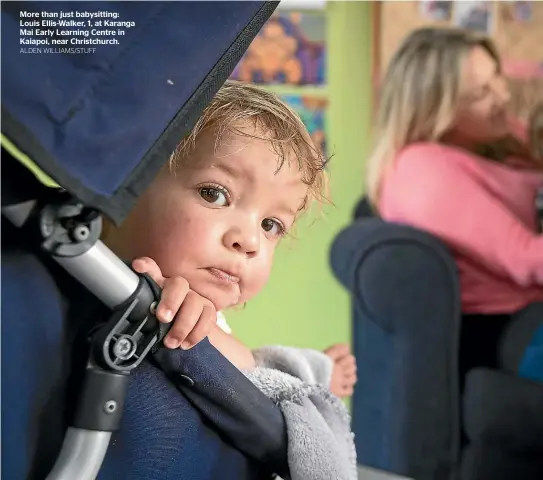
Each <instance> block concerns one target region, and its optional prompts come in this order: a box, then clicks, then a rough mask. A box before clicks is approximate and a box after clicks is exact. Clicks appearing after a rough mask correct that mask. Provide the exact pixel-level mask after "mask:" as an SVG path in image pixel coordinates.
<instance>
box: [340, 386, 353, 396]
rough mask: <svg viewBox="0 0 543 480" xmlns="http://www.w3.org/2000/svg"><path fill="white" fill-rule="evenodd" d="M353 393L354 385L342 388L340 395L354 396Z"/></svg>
mask: <svg viewBox="0 0 543 480" xmlns="http://www.w3.org/2000/svg"><path fill="white" fill-rule="evenodd" d="M353 393H354V388H353V387H344V388H342V389H341V395H340V397H352V395H353Z"/></svg>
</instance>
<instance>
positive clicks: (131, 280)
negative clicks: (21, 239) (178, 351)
mask: <svg viewBox="0 0 543 480" xmlns="http://www.w3.org/2000/svg"><path fill="white" fill-rule="evenodd" d="M2 214H3V215H4V216H5V217H6V218H7V219H8V220H10V221H11V223H13V224H14V225H15V226H16V227H19V228H24V229H25V230H26V229H31V231H33V233H34V234H35V232H36V230H37V231H39V237H40V240H41V241H40V243H41V247H42V250H44V251H46V252H47V253H49V254H50V256H51V258H53V259H54V260H55V261H56V262H57V263H58V264H59V265H60V266H62V267H63V268H64V269H65V270H66V271H67V272H68V273H70V274H71V275H72V276H73V277H74V278H75V279H76V280H78V281H79V282H80V283H81V284H83V285H84V286H85V287H86V288H87V289H88V290H89V291H91V292H92V293H93V294H94V295H95V296H96V297H97V298H98V299H100V300H101V301H102V302H103V303H104V304H105V305H106V306H108V307H110V308H111V309H113V315H112V316H111V318H110V320H109V321H108V322H107V323H105V324H102V325H100V326H99V327H98V328H97V329H96V330H95V331H94V332H93V333H92V335H91V338H90V341H91V348H90V355H89V359H88V363H87V367H86V371H85V378H84V381H83V386H82V392H81V394H80V400H79V405H78V408H77V411H76V415H75V418H74V419H73V422H72V426H70V427H69V428H68V430H67V433H66V435H65V438H64V442H63V446H62V450H61V452H60V455H59V456H58V458H57V461H56V463H55V465H54V467H53V469H52V471H51V473H50V474H49V475H48V477H47V479H48V480H72V479H74V478H78V479H80V480H91V479H94V478H96V476H97V475H98V472H99V470H100V467H101V465H102V462H103V460H104V457H105V455H106V452H107V449H108V445H109V441H110V439H111V435H112V433H113V432H114V431H116V430H117V429H118V428H119V425H120V420H121V417H122V413H123V405H124V398H125V395H126V391H127V387H128V379H129V375H130V373H131V371H132V370H133V369H134V368H136V367H137V366H138V365H139V364H140V363H141V362H142V361H143V359H144V358H145V357H146V355H147V354H148V353H149V352H151V351H155V350H156V349H157V348H158V344H159V342H160V341H161V340H162V339H163V338H164V336H165V335H166V333H167V332H168V330H169V327H170V326H169V325H165V324H160V323H159V322H158V321H157V319H156V317H155V316H154V311H155V307H156V304H157V303H158V300H159V299H160V289H159V287H158V286H157V285H156V284H155V283H154V282H153V281H152V280H151V279H150V278H149V277H147V276H146V275H137V274H136V273H135V272H134V271H132V270H131V269H130V268H129V267H128V266H127V265H126V264H125V263H124V262H122V261H121V260H120V259H119V258H118V257H117V256H116V255H115V254H114V253H113V252H112V251H111V250H110V249H109V248H108V247H106V246H105V245H104V244H103V243H102V242H101V241H100V240H99V237H100V232H101V230H102V219H101V216H100V214H99V212H98V211H96V210H92V209H88V208H85V207H84V205H83V204H82V203H81V202H79V201H78V200H76V199H74V198H72V197H70V196H69V195H67V194H64V193H61V194H57V195H53V196H52V197H51V198H50V199H47V200H45V201H38V200H31V201H26V202H24V203H20V204H17V205H10V206H6V207H3V208H2Z"/></svg>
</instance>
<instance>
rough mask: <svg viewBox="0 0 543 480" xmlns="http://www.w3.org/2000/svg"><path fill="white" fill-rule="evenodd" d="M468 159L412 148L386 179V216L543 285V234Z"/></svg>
mask: <svg viewBox="0 0 543 480" xmlns="http://www.w3.org/2000/svg"><path fill="white" fill-rule="evenodd" d="M468 155H469V154H466V153H464V152H462V151H460V150H455V149H451V148H447V147H444V146H440V145H428V144H426V145H420V146H413V147H410V148H409V149H407V150H406V151H405V152H404V153H403V154H402V155H401V156H400V158H399V159H398V161H397V164H396V166H395V168H394V170H393V171H391V172H390V174H389V176H388V177H387V178H386V182H385V184H384V188H383V197H382V201H381V206H382V208H381V210H382V214H383V217H384V218H386V219H387V220H391V221H399V222H404V223H408V224H410V225H413V226H415V227H418V228H421V229H423V230H427V231H429V232H430V233H432V234H434V235H436V236H438V237H440V238H441V239H443V241H444V242H445V243H447V244H448V245H450V246H451V247H453V248H454V249H455V250H456V251H458V252H461V253H463V254H464V255H466V256H469V257H472V258H473V259H475V260H476V261H478V262H480V263H481V264H483V265H485V266H486V267H487V268H488V269H490V270H492V271H494V272H496V274H498V275H502V276H505V277H508V278H511V279H513V281H515V282H516V283H517V284H519V285H521V286H528V285H533V284H536V285H543V236H541V235H538V234H536V233H535V232H533V231H530V230H529V229H528V228H527V227H526V226H525V225H524V224H523V223H522V222H521V221H520V220H518V219H517V218H516V217H515V215H513V213H512V212H511V211H510V210H509V209H508V208H506V206H504V205H503V204H502V203H501V202H500V200H498V199H497V198H495V197H494V196H493V195H492V193H490V192H489V191H488V190H487V189H486V188H485V187H484V186H483V185H482V184H481V183H480V182H479V181H478V180H477V178H476V176H475V175H474V170H473V168H476V167H474V166H473V165H470V164H469V161H468V162H466V157H467V158H468V160H469V156H468ZM462 157H464V158H462ZM504 188H507V185H504Z"/></svg>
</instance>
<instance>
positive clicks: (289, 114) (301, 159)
mask: <svg viewBox="0 0 543 480" xmlns="http://www.w3.org/2000/svg"><path fill="white" fill-rule="evenodd" d="M247 126H252V127H254V128H252V129H251V131H250V132H248V131H247V128H246V127H247ZM208 128H214V129H216V139H215V147H216V148H217V147H218V146H219V145H220V142H221V139H222V138H223V137H224V135H225V134H236V135H240V136H245V137H252V138H259V139H263V140H266V141H269V142H270V143H271V145H272V148H273V149H274V151H275V152H276V153H277V156H278V158H279V164H278V170H279V169H280V168H281V167H282V165H283V164H284V162H285V161H287V162H292V161H297V163H298V167H299V169H300V172H301V173H302V180H303V182H304V183H305V184H306V185H307V186H308V198H307V199H306V202H305V204H304V206H303V208H302V210H303V209H305V208H307V206H308V205H309V203H310V202H311V200H317V201H325V200H326V193H327V191H326V190H327V176H326V172H325V168H326V164H327V162H328V159H327V158H326V157H325V155H324V154H323V153H322V152H321V150H320V149H319V148H318V147H316V146H315V145H314V143H313V141H312V140H311V137H310V136H309V133H308V132H307V129H306V127H305V126H304V124H303V123H302V121H301V119H300V117H299V116H298V115H297V114H296V113H295V112H294V111H293V110H292V109H291V108H290V107H289V106H288V105H287V104H286V103H284V102H283V101H282V100H280V99H279V98H278V97H277V95H275V94H274V93H271V92H268V91H266V90H263V89H261V88H258V87H256V86H254V85H251V84H245V83H240V82H234V81H227V82H226V83H225V84H224V85H223V86H222V87H221V89H220V90H219V91H218V92H217V94H216V95H215V97H214V98H213V100H211V102H210V103H209V105H208V106H207V107H206V108H205V110H204V111H203V113H202V115H201V116H200V118H199V119H198V121H197V122H196V125H195V126H194V128H193V129H192V131H191V132H190V134H189V135H187V136H186V137H185V138H184V139H183V140H182V141H181V143H180V144H179V145H178V147H177V148H176V150H175V152H174V153H173V154H172V156H171V158H170V168H171V169H173V170H175V169H176V167H178V166H179V165H182V162H183V161H184V160H186V159H187V158H190V154H191V152H193V151H194V149H195V148H196V146H197V142H198V138H199V136H200V134H201V133H202V132H203V131H204V130H207V129H208Z"/></svg>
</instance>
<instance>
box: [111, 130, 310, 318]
mask: <svg viewBox="0 0 543 480" xmlns="http://www.w3.org/2000/svg"><path fill="white" fill-rule="evenodd" d="M278 160H279V159H278V156H277V154H276V153H275V152H274V151H273V148H272V146H271V144H270V142H268V141H264V140H260V139H253V138H247V137H243V136H238V135H231V136H229V137H228V138H223V140H222V142H221V145H220V146H219V147H218V148H217V149H216V150H215V136H214V133H213V132H212V131H204V132H203V133H202V134H201V137H200V138H199V139H198V148H197V149H196V151H195V152H194V154H193V155H191V158H190V159H189V160H188V161H186V164H184V165H180V166H179V167H178V169H177V174H176V175H175V176H174V175H173V174H171V173H170V172H169V170H168V169H167V168H164V169H163V170H162V171H161V173H160V174H159V175H158V177H157V178H156V180H155V181H154V182H153V184H152V185H151V186H150V188H149V189H148V190H147V191H146V192H145V193H144V195H143V196H142V197H141V198H140V200H139V201H138V204H137V205H136V207H135V208H134V210H133V211H132V213H131V215H130V216H129V217H128V219H127V220H126V221H125V223H124V224H123V225H122V227H121V228H120V229H119V230H118V232H117V234H116V237H115V238H114V240H113V247H114V248H115V249H116V250H117V251H118V252H119V253H120V254H121V255H122V256H123V257H125V258H127V259H131V258H135V257H139V256H147V257H151V258H152V259H154V260H155V261H156V262H157V263H158V265H159V267H160V268H161V270H162V273H163V275H164V276H165V277H171V276H174V275H181V276H183V277H185V278H186V279H187V280H188V282H189V285H190V287H191V288H192V289H193V290H194V291H196V292H197V293H199V294H200V295H202V296H204V297H206V298H208V299H209V300H210V301H212V302H213V304H214V305H215V307H216V308H217V310H222V309H224V308H227V307H230V306H233V305H236V304H239V303H243V302H245V301H247V300H249V299H250V298H252V297H253V296H255V295H256V294H257V293H258V292H259V291H260V290H261V289H262V288H263V287H264V285H265V283H266V281H267V280H268V277H269V275H270V271H271V266H272V261H273V255H274V252H275V248H276V247H277V244H278V242H279V240H280V239H281V237H282V236H283V235H284V234H285V233H287V232H288V230H289V229H290V228H291V227H292V225H293V223H294V220H295V218H296V214H297V212H298V210H299V209H300V207H301V206H302V205H303V203H304V199H305V197H306V195H307V186H306V185H305V184H304V183H303V182H302V180H301V174H300V172H299V171H298V168H297V167H298V165H297V162H292V163H293V165H292V166H290V165H289V164H288V162H285V163H284V164H283V166H282V167H281V169H280V170H279V171H278Z"/></svg>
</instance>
